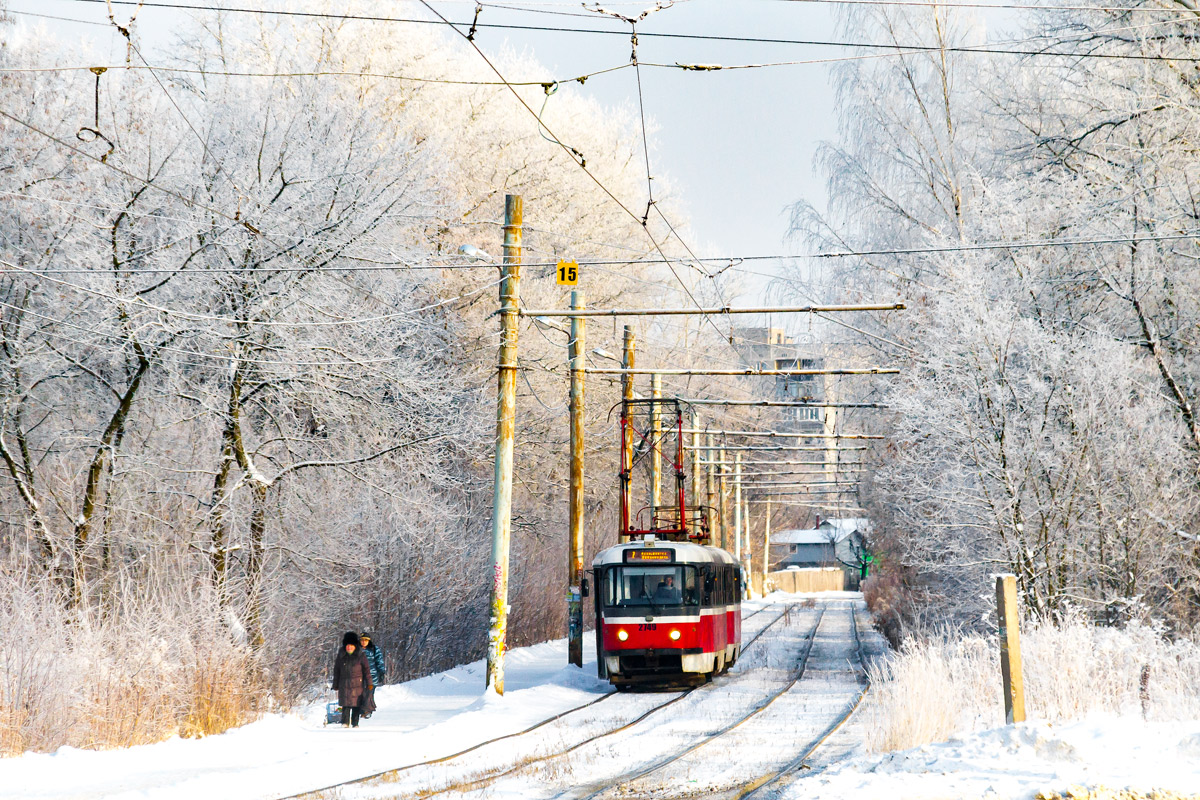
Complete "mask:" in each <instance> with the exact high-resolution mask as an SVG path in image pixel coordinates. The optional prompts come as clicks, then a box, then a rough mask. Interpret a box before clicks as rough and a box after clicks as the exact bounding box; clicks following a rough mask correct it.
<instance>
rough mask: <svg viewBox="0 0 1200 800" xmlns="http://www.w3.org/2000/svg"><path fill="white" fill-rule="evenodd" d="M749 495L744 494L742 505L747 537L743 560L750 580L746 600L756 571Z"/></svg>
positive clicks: (746, 589)
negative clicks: (751, 545) (751, 538)
mask: <svg viewBox="0 0 1200 800" xmlns="http://www.w3.org/2000/svg"><path fill="white" fill-rule="evenodd" d="M749 495H750V493H749V492H748V493H746V494H744V495H743V498H742V505H743V509H742V518H743V519H745V523H744V524H743V527H744V528H745V537H746V542H745V547H744V548H743V549H742V561H743V566H744V567H745V576H746V581H748V582H749V585H746V587H745V591H746V594H745V599H746V600H749V599H750V587H751V585H754V572H752V570H754V554H752V551H754V548H751V547H750V528H751V525H750V497H749Z"/></svg>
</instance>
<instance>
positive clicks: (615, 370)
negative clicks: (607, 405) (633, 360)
mask: <svg viewBox="0 0 1200 800" xmlns="http://www.w3.org/2000/svg"><path fill="white" fill-rule="evenodd" d="M584 372H586V373H587V374H589V375H668V376H670V375H733V376H738V377H750V378H753V377H757V376H760V375H898V374H900V370H899V369H896V368H895V367H862V368H861V369H758V368H756V367H747V368H746V369H649V368H646V369H633V370H625V369H620V368H619V367H587V368H586V369H584Z"/></svg>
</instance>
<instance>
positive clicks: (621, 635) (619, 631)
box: [617, 628, 629, 642]
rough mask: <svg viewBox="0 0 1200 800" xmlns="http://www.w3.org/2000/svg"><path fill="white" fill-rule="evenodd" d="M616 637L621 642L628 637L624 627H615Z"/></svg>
mask: <svg viewBox="0 0 1200 800" xmlns="http://www.w3.org/2000/svg"><path fill="white" fill-rule="evenodd" d="M617 638H618V639H620V640H621V641H622V642H623V641H625V640H626V639H628V638H629V632H628V631H626V630H625V629H624V628H617Z"/></svg>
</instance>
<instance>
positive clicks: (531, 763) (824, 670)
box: [338, 596, 860, 800]
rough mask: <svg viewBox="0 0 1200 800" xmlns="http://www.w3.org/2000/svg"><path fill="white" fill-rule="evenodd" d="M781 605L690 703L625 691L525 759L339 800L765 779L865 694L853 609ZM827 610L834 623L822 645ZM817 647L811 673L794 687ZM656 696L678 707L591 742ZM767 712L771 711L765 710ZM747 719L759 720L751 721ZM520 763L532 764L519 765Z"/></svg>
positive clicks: (632, 792)
mask: <svg viewBox="0 0 1200 800" xmlns="http://www.w3.org/2000/svg"><path fill="white" fill-rule="evenodd" d="M773 605H776V606H778V608H779V610H778V611H768V612H767V613H769V614H770V616H771V618H772V619H775V618H777V617H778V616H779V615H780V614H781V613H782V611H783V609H785V608H787V607H788V606H791V610H790V611H789V612H788V613H787V614H786V616H785V617H784V618H783V619H781V620H780V622H779V623H778V624H775V625H773V626H771V627H770V628H769V629H767V630H766V632H765V634H764V635H763V636H762V638H761V639H760V640H759V641H758V642H756V644H755V646H753V647H751V648H748V649H747V651H746V653H745V654H744V656H743V657H742V659H741V660H740V661H739V662H738V664H737V665H735V666H734V668H733V669H732V670H731V672H730V674H729V675H728V676H724V677H722V678H718V679H717V680H716V681H714V682H713V683H712V684H710V685H707V686H703V687H700V688H698V689H696V690H694V691H693V692H690V693H688V694H686V696H683V697H679V696H678V695H668V696H664V695H663V694H661V693H648V694H641V695H636V694H627V695H621V696H619V697H616V698H613V700H612V701H611V702H609V703H606V704H605V709H604V710H603V711H602V712H600V713H599V714H597V713H595V712H594V711H593V710H591V709H589V710H588V712H586V714H585V713H581V714H580V715H572V716H573V718H574V719H573V722H571V723H569V724H567V725H560V724H558V723H555V725H553V726H547V728H546V729H543V730H540V731H538V732H537V734H536V735H531V736H529V737H521V738H522V740H521V742H520V746H519V749H521V754H518V753H517V752H512V751H514V749H518V746H517V745H514V744H511V743H506V744H505V745H504V747H503V749H504V750H505V751H509V752H508V753H507V758H505V757H500V758H498V759H497V758H495V755H496V754H489V755H488V756H485V757H483V758H479V757H476V754H471V756H468V757H464V758H463V759H456V760H455V763H453V764H439V765H437V766H436V767H429V768H422V769H420V770H413V771H407V772H404V773H401V774H398V775H395V776H388V777H387V778H386V779H383V780H379V781H372V782H370V783H369V784H366V785H355V786H349V787H342V788H341V789H340V790H339V793H338V797H339V798H345V799H346V800H352V799H353V800H360V799H361V800H367V798H371V799H372V800H374V799H376V798H380V799H381V798H396V797H411V796H417V795H419V796H422V797H428V796H430V795H431V794H435V793H436V794H438V796H445V797H456V798H457V797H487V798H504V797H513V798H517V797H520V798H558V797H571V798H583V797H593V796H596V797H599V796H604V797H610V796H612V797H618V796H636V797H680V796H687V795H695V794H697V793H699V794H700V795H704V796H708V795H710V794H711V793H712V790H713V789H714V788H716V787H719V786H724V787H732V786H739V785H742V784H744V783H745V782H746V781H747V780H749V779H751V778H753V777H755V776H756V775H757V774H759V773H756V772H754V770H755V769H760V767H761V769H760V772H761V771H765V770H766V769H767V768H768V767H769V766H779V765H782V764H783V763H786V762H787V761H788V760H790V759H791V758H792V757H793V756H794V755H795V752H796V750H795V748H796V747H798V746H801V745H798V744H797V743H798V742H801V741H808V739H811V738H812V737H811V735H810V733H809V731H810V730H821V729H824V728H825V727H826V726H828V724H829V722H830V721H831V720H832V719H834V718H836V717H837V716H838V715H839V714H840V713H842V712H843V711H844V710H845V708H846V705H847V702H848V701H849V700H850V699H852V698H853V697H855V696H856V695H857V693H858V691H859V689H860V686H859V683H858V681H857V676H856V673H855V671H854V669H853V666H852V664H851V662H853V661H854V660H855V659H856V657H857V655H856V645H855V640H854V637H853V635H852V630H851V625H850V614H851V608H852V605H851V602H847V601H846V600H845V599H838V600H830V601H819V602H817V603H813V602H811V601H810V602H809V603H808V604H807V605H808V606H809V607H803V606H802V605H799V604H797V598H792V597H789V596H776V597H775V598H773ZM823 612H824V613H825V620H824V621H822V623H821V627H820V630H819V632H818V634H817V637H816V640H815V642H813V640H812V638H811V637H812V634H813V631H814V629H815V628H816V626H817V622H818V620H820V619H821V617H822V613H823ZM748 622H749V621H748ZM749 628H750V625H749V624H747V629H749ZM749 635H752V634H749ZM749 635H748V636H747V638H749ZM810 644H811V650H812V654H813V657H812V660H811V662H810V671H806V673H805V678H806V679H805V680H802V681H801V682H800V683H799V684H796V685H795V686H793V685H792V684H793V682H794V681H795V679H796V675H797V668H798V667H799V666H800V664H801V662H802V660H803V656H804V655H805V654H806V653H807V652H808V651H809V649H810ZM838 674H840V675H841V676H842V678H841V679H840V680H837V681H835V682H834V683H836V684H837V685H838V687H839V689H838V690H837V691H833V692H830V693H829V694H830V697H831V698H832V697H834V696H836V697H837V698H839V700H840V702H839V701H835V700H830V701H829V702H816V701H810V700H809V699H807V698H806V697H805V696H804V695H805V692H806V691H813V690H815V688H816V687H818V686H823V685H824V684H826V683H828V681H829V676H831V675H838ZM802 686H803V687H808V688H807V689H805V688H801V687H802ZM789 687H791V688H790V690H789ZM822 691H824V689H822ZM780 692H784V694H783V695H781V696H780V700H776V701H774V702H772V700H773V698H775V697H776V696H777V695H780ZM647 698H658V700H657V701H656V702H663V700H666V699H669V700H671V704H670V706H669V707H668V708H662V709H660V710H659V711H657V712H653V713H652V714H650V715H649V716H647V717H646V718H645V719H644V720H642V721H641V722H639V723H638V724H636V725H633V726H630V727H628V728H626V729H622V730H620V731H616V732H615V733H614V734H613V735H604V736H602V737H600V738H597V739H595V740H589V737H591V736H594V735H595V734H596V733H597V732H605V731H611V730H612V729H613V728H614V727H616V724H614V723H615V722H616V721H615V720H610V719H608V716H609V715H620V714H621V713H622V712H625V716H626V717H629V716H633V714H632V712H633V710H634V709H635V708H636V709H638V710H640V709H641V707H642V704H643V703H644V702H645V701H646V699H647ZM780 701H782V703H781V702H780ZM777 703H778V704H779V705H778V706H777ZM627 706H628V707H629V708H628V711H626V708H627ZM760 709H761V713H756V712H758V711H759V710H760ZM748 716H750V719H751V720H753V722H754V723H755V724H753V725H745V724H742V721H743V720H745V719H746V718H747V717H748ZM760 719H761V720H763V721H761V722H760V721H759V720H760ZM768 720H769V721H768ZM798 720H801V721H802V720H807V724H800V725H797V722H798ZM735 726H736V727H735ZM726 731H728V734H727V735H729V737H730V738H729V741H728V743H726V742H725V741H724V737H720V736H719V737H718V738H716V739H713V740H712V741H709V740H710V739H712V737H714V736H715V735H717V734H720V733H722V732H726ZM781 734H782V735H781ZM804 737H807V738H804ZM746 748H750V750H752V751H754V752H756V753H757V752H759V750H760V748H761V749H762V751H763V752H762V756H763V757H762V758H760V759H759V762H761V763H757V762H754V763H750V762H753V761H754V760H753V759H750V762H748V761H747V760H746V759H743V758H740V757H733V756H731V753H733V754H738V755H739V756H740V754H743V753H745V752H749V751H748V750H747V749H746ZM488 749H489V750H490V749H492V748H491V747H489V748H488ZM497 763H499V764H504V765H507V766H506V769H505V770H504V771H503V772H502V774H497V771H496V770H495V769H494V764H497ZM514 763H515V764H517V765H522V766H518V767H517V768H516V769H513V768H511V765H513V764H514ZM764 765H765V766H764ZM648 770H653V771H652V772H651V773H650V774H647V775H646V776H645V777H644V778H642V779H641V780H633V776H634V775H637V774H639V773H643V772H646V771H648Z"/></svg>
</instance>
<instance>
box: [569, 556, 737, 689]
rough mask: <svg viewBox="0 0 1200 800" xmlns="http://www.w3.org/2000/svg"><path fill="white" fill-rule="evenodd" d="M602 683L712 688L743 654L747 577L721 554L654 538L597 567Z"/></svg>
mask: <svg viewBox="0 0 1200 800" xmlns="http://www.w3.org/2000/svg"><path fill="white" fill-rule="evenodd" d="M592 576H593V586H594V587H595V610H596V646H597V661H598V662H599V665H598V668H599V670H600V676H601V677H604V676H605V675H606V674H607V676H608V679H609V681H610V682H611V683H613V684H615V685H616V686H617V687H618V688H623V687H627V686H630V685H634V684H639V683H661V682H667V681H672V680H684V681H687V680H692V681H697V680H699V681H704V680H711V679H712V677H713V676H714V675H718V674H720V673H722V672H724V671H725V670H726V669H728V668H729V667H730V666H732V665H733V663H734V662H735V661H737V658H738V656H739V655H740V653H741V641H742V616H741V606H740V599H741V596H742V585H741V571H740V569H739V568H738V564H737V562H736V561H735V560H734V557H733V556H732V555H730V554H729V553H728V552H726V551H724V550H722V549H720V548H718V547H708V546H705V545H700V544H693V543H691V542H674V541H663V540H660V539H657V538H656V537H654V536H652V535H647V536H645V538H643V539H642V540H641V541H634V542H628V543H626V544H620V545H617V546H616V547H610V548H608V549H606V550H602V551H601V552H600V553H598V554H597V555H596V558H595V560H593V561H592Z"/></svg>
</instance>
